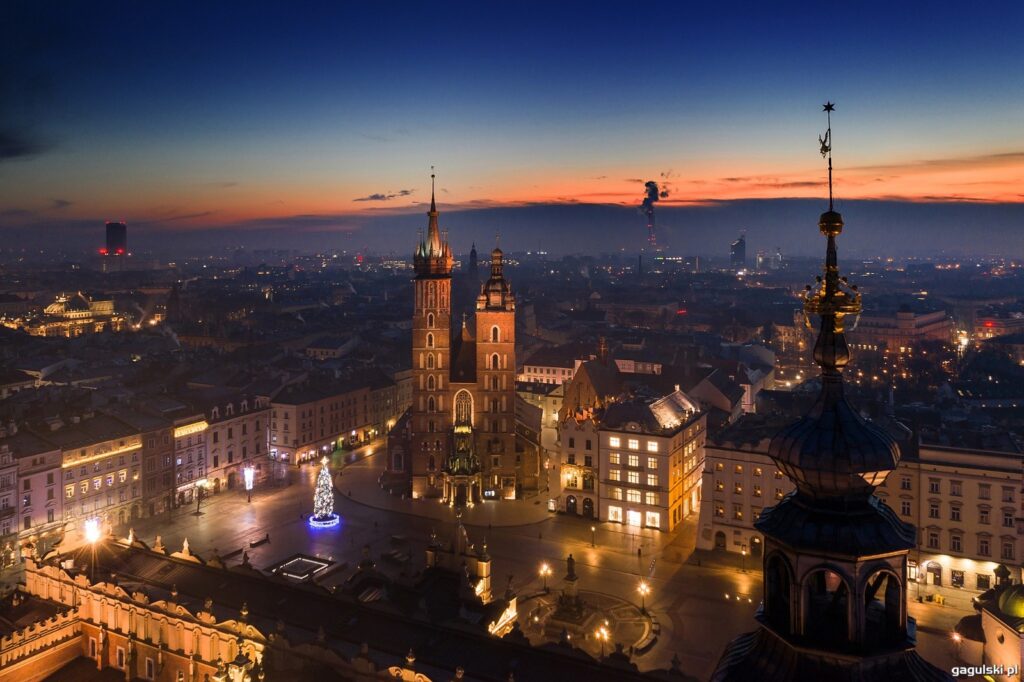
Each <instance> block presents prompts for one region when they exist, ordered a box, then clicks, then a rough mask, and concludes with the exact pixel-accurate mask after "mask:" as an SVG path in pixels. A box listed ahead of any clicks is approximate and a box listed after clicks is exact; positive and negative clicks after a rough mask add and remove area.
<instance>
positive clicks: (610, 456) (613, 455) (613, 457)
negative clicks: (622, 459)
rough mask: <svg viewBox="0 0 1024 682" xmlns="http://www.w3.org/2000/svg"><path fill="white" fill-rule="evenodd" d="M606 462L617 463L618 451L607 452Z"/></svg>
mask: <svg viewBox="0 0 1024 682" xmlns="http://www.w3.org/2000/svg"><path fill="white" fill-rule="evenodd" d="M608 463H609V464H618V463H619V453H617V452H612V453H609V454H608Z"/></svg>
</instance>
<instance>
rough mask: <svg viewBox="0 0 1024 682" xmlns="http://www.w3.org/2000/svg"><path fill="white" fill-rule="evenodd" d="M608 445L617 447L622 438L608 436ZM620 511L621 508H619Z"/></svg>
mask: <svg viewBox="0 0 1024 682" xmlns="http://www.w3.org/2000/svg"><path fill="white" fill-rule="evenodd" d="M608 447H610V448H619V447H622V440H621V439H620V438H619V437H618V436H611V437H610V438H608ZM620 512H621V510H620Z"/></svg>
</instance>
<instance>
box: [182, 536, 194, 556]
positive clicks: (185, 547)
mask: <svg viewBox="0 0 1024 682" xmlns="http://www.w3.org/2000/svg"><path fill="white" fill-rule="evenodd" d="M181 553H182V554H184V555H185V556H192V555H191V553H190V552H189V549H188V538H185V539H184V540H183V541H182V543H181Z"/></svg>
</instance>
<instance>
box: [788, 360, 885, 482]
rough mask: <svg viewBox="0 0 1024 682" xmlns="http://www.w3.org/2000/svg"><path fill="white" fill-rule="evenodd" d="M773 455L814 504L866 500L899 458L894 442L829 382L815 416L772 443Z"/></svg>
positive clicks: (791, 427)
mask: <svg viewBox="0 0 1024 682" xmlns="http://www.w3.org/2000/svg"><path fill="white" fill-rule="evenodd" d="M768 454H769V455H770V456H771V458H772V459H773V460H775V462H776V464H778V465H779V468H780V469H781V470H782V471H783V473H785V474H786V475H787V476H789V478H790V479H792V481H793V482H794V483H795V484H796V487H797V490H799V491H800V492H801V493H803V494H804V495H807V496H810V497H815V498H820V497H850V496H853V497H861V496H864V497H866V496H867V495H870V494H871V493H872V491H873V490H874V488H875V486H877V485H879V484H881V482H882V481H884V480H885V477H886V476H887V475H888V474H889V472H890V471H892V470H893V469H894V468H896V464H897V463H898V462H899V458H900V454H899V446H898V445H897V444H896V441H895V439H893V437H892V436H890V435H889V434H888V433H886V432H885V431H883V430H882V429H880V428H878V427H877V426H875V425H874V424H871V423H870V422H867V421H865V419H864V418H863V417H861V416H860V415H859V414H857V412H856V410H854V409H853V407H852V406H851V405H850V404H849V403H848V402H847V401H846V399H845V398H844V397H843V396H842V384H841V383H839V382H834V383H833V382H830V381H829V380H828V379H826V380H825V386H824V387H823V390H822V394H821V396H819V398H818V401H817V402H816V403H815V405H814V407H813V408H812V409H811V411H810V412H809V413H808V414H807V415H806V416H805V417H804V418H803V419H801V420H800V421H798V422H796V423H795V424H793V425H791V426H789V427H787V428H786V429H784V430H783V431H781V432H780V433H779V434H778V435H776V436H775V437H774V438H772V441H771V444H770V445H769V450H768Z"/></svg>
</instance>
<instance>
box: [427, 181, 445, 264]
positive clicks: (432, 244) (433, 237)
mask: <svg viewBox="0 0 1024 682" xmlns="http://www.w3.org/2000/svg"><path fill="white" fill-rule="evenodd" d="M430 171H431V173H430V211H429V212H428V213H427V216H429V218H430V220H429V221H428V223H427V255H430V256H441V255H442V253H441V251H442V248H441V230H440V229H439V228H438V226H437V203H436V202H435V201H434V172H433V171H434V167H433V166H431V167H430Z"/></svg>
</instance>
